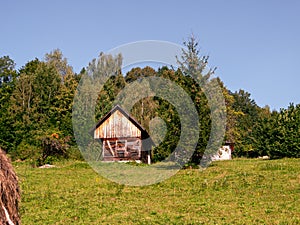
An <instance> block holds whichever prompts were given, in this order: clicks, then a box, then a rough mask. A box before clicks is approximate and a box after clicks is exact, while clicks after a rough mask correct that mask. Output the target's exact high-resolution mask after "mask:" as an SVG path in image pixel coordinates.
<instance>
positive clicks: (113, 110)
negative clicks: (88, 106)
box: [91, 105, 147, 133]
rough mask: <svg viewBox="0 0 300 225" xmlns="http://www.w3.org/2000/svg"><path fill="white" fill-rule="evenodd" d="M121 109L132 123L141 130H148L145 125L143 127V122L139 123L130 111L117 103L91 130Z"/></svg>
mask: <svg viewBox="0 0 300 225" xmlns="http://www.w3.org/2000/svg"><path fill="white" fill-rule="evenodd" d="M117 110H118V111H119V112H121V113H122V114H123V115H124V116H125V117H126V118H127V119H128V120H129V121H130V122H131V123H133V124H134V125H135V126H136V127H137V128H138V129H139V130H141V131H143V132H146V133H147V131H146V129H145V128H144V127H142V125H141V124H139V122H137V121H136V119H134V118H133V117H132V116H130V114H129V113H128V112H126V111H125V110H124V109H122V108H121V106H119V105H116V106H115V107H113V108H112V109H111V110H110V111H109V112H108V113H107V114H106V115H105V116H103V117H102V118H101V119H100V120H99V121H98V122H97V123H96V125H95V126H94V127H93V129H92V130H91V131H92V132H93V131H94V130H95V129H97V128H98V127H99V126H100V125H101V124H102V123H103V122H104V121H105V120H107V119H108V118H109V117H110V116H111V115H112V114H113V113H114V112H115V111H117Z"/></svg>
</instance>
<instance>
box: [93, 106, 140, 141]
mask: <svg viewBox="0 0 300 225" xmlns="http://www.w3.org/2000/svg"><path fill="white" fill-rule="evenodd" d="M124 137H138V138H141V130H140V129H139V128H137V127H136V126H135V125H134V124H133V123H132V122H131V121H130V120H129V119H128V118H127V117H126V116H125V115H123V114H122V113H121V112H120V111H119V110H117V111H115V112H114V113H113V114H112V115H111V116H110V117H108V119H106V120H105V121H104V122H103V123H102V124H101V125H100V126H99V127H98V128H96V130H95V132H94V138H124Z"/></svg>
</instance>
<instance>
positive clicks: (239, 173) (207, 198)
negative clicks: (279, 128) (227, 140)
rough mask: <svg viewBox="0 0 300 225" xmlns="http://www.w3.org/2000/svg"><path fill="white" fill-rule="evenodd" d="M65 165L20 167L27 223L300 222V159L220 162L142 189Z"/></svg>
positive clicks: (79, 164) (79, 166)
mask: <svg viewBox="0 0 300 225" xmlns="http://www.w3.org/2000/svg"><path fill="white" fill-rule="evenodd" d="M57 166H58V167H57V168H51V169H39V168H31V167H30V166H29V165H28V164H27V163H22V162H19V163H14V167H15V170H16V172H17V174H18V176H19V180H20V186H21V189H22V201H21V208H20V211H21V217H22V224H24V225H29V224H43V225H44V224H247V225H248V224H272V225H273V224H300V159H282V160H249V159H247V160H246V159H245V160H244V159H236V160H232V161H223V162H214V163H213V164H211V166H209V167H208V168H207V169H206V170H204V171H200V170H196V169H187V170H182V171H179V172H178V173H177V174H176V175H175V176H173V177H171V178H170V179H168V180H165V181H164V182H161V183H158V184H154V185H150V186H142V187H130V186H124V185H119V184H116V183H113V182H111V181H109V180H106V179H104V178H102V177H100V176H99V175H98V174H97V173H95V172H94V171H93V170H92V169H91V168H90V167H89V165H88V164H87V163H85V162H69V161H68V162H64V163H63V162H60V163H58V164H57Z"/></svg>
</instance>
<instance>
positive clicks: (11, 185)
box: [0, 148, 21, 225]
mask: <svg viewBox="0 0 300 225" xmlns="http://www.w3.org/2000/svg"><path fill="white" fill-rule="evenodd" d="M19 201H20V189H19V185H18V178H17V175H16V173H15V172H14V170H13V167H12V165H11V163H10V161H9V159H8V158H7V156H6V154H5V152H4V151H3V150H2V149H1V148H0V224H3V225H19V224H21V221H20V215H19V211H18V209H19Z"/></svg>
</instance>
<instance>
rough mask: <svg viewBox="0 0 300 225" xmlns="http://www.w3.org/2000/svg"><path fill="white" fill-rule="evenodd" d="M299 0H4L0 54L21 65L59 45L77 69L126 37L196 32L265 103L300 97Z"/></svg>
mask: <svg viewBox="0 0 300 225" xmlns="http://www.w3.org/2000/svg"><path fill="white" fill-rule="evenodd" d="M299 12H300V1H298V0H285V1H283V0H280V1H279V0H206V1H202V0H194V1H192V0H185V1H183V0H181V1H179V0H178V1H176V0H173V1H171V0H145V1H141V0H140V1H133V0H127V1H122V0H120V1H100V0H98V1H97V0H94V1H93V0H82V1H79V0H51V1H46V0H26V1H22V0H19V1H17V0H2V1H1V6H0V21H1V25H0V26H1V34H0V56H3V55H9V56H10V57H11V58H12V59H13V60H14V61H15V62H16V64H17V68H20V67H21V66H23V65H25V64H26V62H28V61H30V60H33V59H34V58H35V57H37V58H39V59H43V57H44V55H45V54H46V53H49V52H50V51H52V50H53V49H56V48H59V49H60V50H61V51H62V52H63V54H64V56H65V57H66V58H67V59H68V61H69V64H70V65H71V66H73V68H74V71H75V72H79V71H80V69H81V68H83V67H85V66H87V64H88V62H90V61H91V60H92V59H93V58H95V57H97V56H98V54H99V53H100V52H101V51H103V52H105V51H108V50H110V49H112V48H114V47H117V46H119V45H122V44H126V43H128V42H134V41H140V40H163V41H170V42H174V43H177V44H182V42H183V40H184V39H185V38H186V37H188V36H189V35H190V34H191V33H194V35H195V36H196V37H197V38H198V39H199V42H200V47H201V51H202V54H205V55H207V54H208V55H210V65H211V66H212V67H214V66H217V67H218V69H217V71H216V72H217V73H216V75H217V76H219V77H220V78H221V80H223V81H224V83H225V85H226V86H227V88H229V89H230V90H231V91H236V90H238V89H244V90H246V91H248V92H250V93H251V95H252V98H254V100H255V101H256V102H257V104H258V105H260V106H265V105H269V106H270V107H271V109H279V108H282V107H283V108H286V107H287V106H288V105H289V103H290V102H294V103H300V88H299V85H300V72H299V66H298V65H299V62H300V56H299V54H300V43H299V42H300V13H299Z"/></svg>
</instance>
